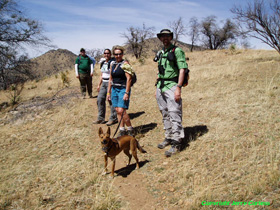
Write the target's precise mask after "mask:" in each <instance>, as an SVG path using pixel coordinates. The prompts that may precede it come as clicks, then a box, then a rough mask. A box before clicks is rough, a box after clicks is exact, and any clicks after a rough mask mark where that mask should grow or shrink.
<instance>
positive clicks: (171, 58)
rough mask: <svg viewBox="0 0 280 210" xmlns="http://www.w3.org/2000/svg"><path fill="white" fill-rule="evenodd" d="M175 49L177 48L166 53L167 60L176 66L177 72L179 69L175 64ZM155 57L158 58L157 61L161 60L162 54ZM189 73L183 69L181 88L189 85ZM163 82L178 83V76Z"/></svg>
mask: <svg viewBox="0 0 280 210" xmlns="http://www.w3.org/2000/svg"><path fill="white" fill-rule="evenodd" d="M176 48H177V46H174V47H173V49H172V50H171V51H170V52H168V54H167V60H168V61H171V62H173V63H174V65H175V66H176V68H177V69H178V70H179V67H178V65H177V62H176V55H175V49H176ZM157 56H159V58H158V59H161V58H162V52H161V53H160V54H159V55H157ZM158 59H154V61H157V60H158ZM189 72H190V70H189V69H188V68H187V69H185V77H184V82H183V85H182V86H183V87H186V86H187V85H188V84H189V79H190V75H189ZM164 80H166V81H174V82H177V83H178V80H179V76H178V77H173V78H170V79H164Z"/></svg>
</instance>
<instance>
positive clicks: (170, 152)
mask: <svg viewBox="0 0 280 210" xmlns="http://www.w3.org/2000/svg"><path fill="white" fill-rule="evenodd" d="M180 149H181V144H180V143H179V142H174V141H173V142H172V146H171V148H170V149H169V150H168V151H166V152H165V156H166V157H171V156H172V155H174V154H176V153H179V152H180Z"/></svg>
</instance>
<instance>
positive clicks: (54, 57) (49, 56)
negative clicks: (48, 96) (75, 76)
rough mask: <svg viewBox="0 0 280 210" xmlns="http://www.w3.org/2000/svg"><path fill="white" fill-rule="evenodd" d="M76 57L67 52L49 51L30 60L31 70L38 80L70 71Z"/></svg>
mask: <svg viewBox="0 0 280 210" xmlns="http://www.w3.org/2000/svg"><path fill="white" fill-rule="evenodd" d="M76 57H77V55H75V54H74V53H72V52H71V51H69V50H65V49H58V50H50V51H48V52H46V53H45V54H43V55H41V56H39V57H37V58H34V59H33V60H32V62H33V63H34V65H33V69H32V70H33V71H34V73H35V74H36V75H38V77H39V78H42V77H44V76H47V75H53V74H56V73H58V72H61V71H65V70H72V69H73V68H74V63H75V59H76Z"/></svg>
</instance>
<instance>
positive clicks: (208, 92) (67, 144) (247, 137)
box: [0, 50, 280, 209]
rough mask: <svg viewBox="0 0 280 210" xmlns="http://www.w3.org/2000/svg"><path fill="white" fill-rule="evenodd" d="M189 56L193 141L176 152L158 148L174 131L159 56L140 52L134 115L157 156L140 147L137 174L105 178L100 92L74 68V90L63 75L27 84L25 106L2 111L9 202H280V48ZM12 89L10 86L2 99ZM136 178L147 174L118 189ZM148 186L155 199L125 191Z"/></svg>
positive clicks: (187, 99) (186, 105)
mask: <svg viewBox="0 0 280 210" xmlns="http://www.w3.org/2000/svg"><path fill="white" fill-rule="evenodd" d="M187 57H189V61H188V63H189V68H190V70H191V72H190V81H189V85H188V86H187V87H185V88H183V89H182V92H183V93H182V98H183V126H184V128H185V134H186V139H185V140H184V145H185V148H184V150H183V151H182V152H180V153H179V154H177V155H175V156H172V157H171V158H165V157H164V150H159V149H157V144H158V143H159V142H161V141H162V140H163V138H164V132H163V125H162V118H161V115H160V112H159V111H158V107H157V104H156V100H155V96H154V93H155V86H154V84H155V80H156V74H157V66H156V64H155V63H154V62H153V61H152V57H149V58H148V59H146V60H145V62H144V64H143V63H142V64H140V63H139V62H138V61H136V60H135V59H134V58H130V63H131V65H132V66H133V69H134V70H135V72H136V73H137V79H138V80H137V83H136V84H135V85H134V86H133V89H132V95H131V104H130V109H129V111H128V112H129V113H130V114H131V116H132V123H133V126H134V127H135V129H136V131H137V135H136V137H137V138H138V140H139V141H140V144H141V145H144V146H145V150H147V152H148V153H147V154H139V159H140V160H141V161H142V167H141V168H140V170H138V171H136V170H133V171H131V173H129V174H128V178H124V177H121V176H118V177H116V178H115V179H114V180H112V179H110V178H109V176H102V175H101V174H102V172H103V156H102V153H101V151H100V145H99V140H98V135H97V131H98V128H99V125H93V124H92V121H93V120H96V117H97V105H96V98H95V99H84V100H83V99H81V97H80V93H79V82H78V80H77V79H76V78H75V75H74V70H73V69H67V70H68V73H66V74H67V76H68V77H69V85H68V87H64V86H63V84H62V81H61V78H60V76H59V75H57V76H55V75H54V76H51V77H48V78H45V79H43V80H41V81H37V82H36V81H31V82H28V83H26V84H25V86H24V87H25V89H24V90H23V92H22V93H21V103H20V104H19V105H18V106H17V107H14V108H11V107H8V108H6V109H2V110H1V114H0V117H1V120H0V209H164V208H165V209H201V208H203V206H202V202H203V201H207V202H218V201H221V202H222V201H230V202H233V201H235V202H249V201H255V202H258V201H262V202H269V203H271V205H270V206H265V209H278V208H280V201H279V196H280V195H279V194H280V153H279V150H280V56H279V54H277V52H275V51H264V50H236V51H230V50H219V51H201V52H193V53H187ZM96 71H97V73H96V75H95V76H94V82H93V83H94V87H96V86H97V81H98V78H99V76H98V75H99V73H100V72H99V69H98V67H97V68H96ZM94 93H95V94H97V92H96V90H95V92H94ZM7 94H8V92H7V91H6V92H4V91H2V92H0V103H3V102H5V101H8V98H7ZM107 111H109V110H107ZM102 127H104V128H105V126H104V125H103V126H102ZM116 127H117V125H114V126H112V131H115V129H116ZM122 160H125V157H124V155H123V154H121V155H120V157H119V158H118V163H119V164H120V165H121V167H124V163H123V162H122ZM145 160H146V161H145ZM144 161H145V162H144ZM134 176H135V177H136V176H137V177H141V180H139V179H136V178H135V180H134V181H135V182H134V183H133V184H131V185H130V184H127V185H126V188H125V189H120V188H118V187H117V185H116V182H120V183H122V182H129V180H133V177H134ZM129 178H130V179H129ZM137 180H138V181H137ZM139 185H143V186H144V187H143V188H144V189H145V190H146V191H147V192H146V193H148V195H149V196H150V197H151V199H150V200H151V201H148V200H146V201H145V202H143V203H139V202H138V203H137V199H141V194H143V192H142V193H141V191H139V192H138V195H137V196H138V197H137V199H136V198H133V197H129V196H124V194H123V192H124V191H127V192H129V191H131V192H132V191H137V189H139ZM143 188H141V189H143ZM131 195H132V193H131ZM222 207H223V206H213V205H212V206H206V207H204V208H205V209H219V208H222ZM227 207H229V208H230V209H248V207H249V206H248V205H247V206H227ZM254 208H256V209H263V208H264V206H254Z"/></svg>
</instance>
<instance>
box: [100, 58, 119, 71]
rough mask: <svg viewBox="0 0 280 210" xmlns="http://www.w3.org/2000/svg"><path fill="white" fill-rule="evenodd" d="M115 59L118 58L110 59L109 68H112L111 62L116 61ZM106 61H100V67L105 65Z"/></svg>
mask: <svg viewBox="0 0 280 210" xmlns="http://www.w3.org/2000/svg"><path fill="white" fill-rule="evenodd" d="M115 60H116V58H111V59H110V60H109V61H108V69H110V65H111V62H112V61H115ZM104 63H105V61H102V62H101V63H100V69H101V68H102V66H103V65H104Z"/></svg>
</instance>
